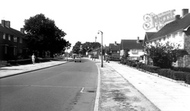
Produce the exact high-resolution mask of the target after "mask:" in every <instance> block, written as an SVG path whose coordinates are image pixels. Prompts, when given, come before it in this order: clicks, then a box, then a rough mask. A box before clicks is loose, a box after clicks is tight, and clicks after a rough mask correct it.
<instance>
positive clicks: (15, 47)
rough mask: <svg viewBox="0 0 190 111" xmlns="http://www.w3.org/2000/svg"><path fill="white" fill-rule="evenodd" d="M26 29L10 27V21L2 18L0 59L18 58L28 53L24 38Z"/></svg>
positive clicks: (0, 26) (0, 25)
mask: <svg viewBox="0 0 190 111" xmlns="http://www.w3.org/2000/svg"><path fill="white" fill-rule="evenodd" d="M23 37H24V30H23V29H22V28H21V31H18V30H15V29H13V28H11V27H10V21H6V20H2V21H1V24H0V61H8V60H16V59H19V58H23V57H24V55H26V54H27V50H28V49H27V48H26V43H25V41H24V39H23Z"/></svg>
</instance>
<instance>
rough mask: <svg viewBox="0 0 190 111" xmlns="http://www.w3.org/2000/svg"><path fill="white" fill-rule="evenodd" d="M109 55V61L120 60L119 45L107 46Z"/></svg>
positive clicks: (111, 44)
mask: <svg viewBox="0 0 190 111" xmlns="http://www.w3.org/2000/svg"><path fill="white" fill-rule="evenodd" d="M108 48H109V55H110V59H111V60H119V59H120V56H119V55H120V51H119V50H120V44H114V43H110V44H109V46H108Z"/></svg>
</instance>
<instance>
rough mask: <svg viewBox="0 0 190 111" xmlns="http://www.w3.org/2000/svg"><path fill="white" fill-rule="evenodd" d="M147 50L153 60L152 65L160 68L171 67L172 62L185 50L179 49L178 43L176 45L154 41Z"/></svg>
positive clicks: (182, 54)
mask: <svg viewBox="0 0 190 111" xmlns="http://www.w3.org/2000/svg"><path fill="white" fill-rule="evenodd" d="M146 50H147V52H148V54H149V56H150V58H151V59H152V60H153V65H154V66H158V67H161V68H171V67H172V63H173V62H176V61H177V59H178V58H179V57H180V56H184V55H185V54H186V53H184V52H186V51H185V50H180V49H179V45H178V46H176V45H174V44H171V43H169V42H167V43H166V44H160V43H156V45H155V46H154V45H151V46H148V47H147V49H146Z"/></svg>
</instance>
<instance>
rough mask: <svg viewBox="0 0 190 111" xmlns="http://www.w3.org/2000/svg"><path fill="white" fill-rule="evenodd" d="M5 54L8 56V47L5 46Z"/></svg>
mask: <svg viewBox="0 0 190 111" xmlns="http://www.w3.org/2000/svg"><path fill="white" fill-rule="evenodd" d="M5 54H7V45H5Z"/></svg>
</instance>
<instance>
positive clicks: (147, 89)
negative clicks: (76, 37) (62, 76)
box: [107, 61, 190, 111]
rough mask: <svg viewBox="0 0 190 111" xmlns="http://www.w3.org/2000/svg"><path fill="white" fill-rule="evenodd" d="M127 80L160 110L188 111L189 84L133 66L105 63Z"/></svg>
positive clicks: (189, 108)
mask: <svg viewBox="0 0 190 111" xmlns="http://www.w3.org/2000/svg"><path fill="white" fill-rule="evenodd" d="M107 65H109V66H110V67H112V68H113V69H114V70H116V71H117V72H118V73H119V74H120V75H121V76H123V78H125V79H126V80H127V81H129V82H130V83H131V84H132V85H133V86H134V87H135V88H136V89H138V90H139V91H140V92H141V93H142V94H143V95H144V96H145V97H146V98H147V99H149V100H150V101H151V102H152V103H153V104H154V105H156V106H157V107H158V108H159V109H160V110H161V111H190V85H187V84H184V83H179V82H176V81H174V80H170V79H167V78H165V77H161V76H158V75H152V74H149V73H146V72H142V71H139V70H137V69H135V68H131V67H128V66H126V65H122V64H119V63H117V62H112V61H111V62H110V63H107Z"/></svg>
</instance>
